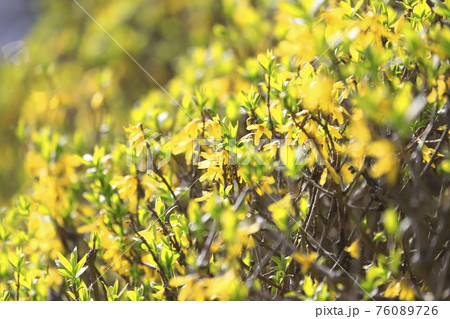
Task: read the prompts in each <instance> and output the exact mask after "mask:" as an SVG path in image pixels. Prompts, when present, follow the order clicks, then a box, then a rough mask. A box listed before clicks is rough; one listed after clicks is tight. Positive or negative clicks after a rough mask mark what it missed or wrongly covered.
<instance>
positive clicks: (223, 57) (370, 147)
mask: <svg viewBox="0 0 450 319" xmlns="http://www.w3.org/2000/svg"><path fill="white" fill-rule="evenodd" d="M127 3H129V4H127V5H124V4H123V2H120V1H112V2H110V4H109V6H108V9H109V10H111V12H109V11H108V10H106V11H105V12H106V13H105V14H104V16H102V15H100V13H99V11H96V10H95V9H97V8H100V7H101V5H98V6H97V5H92V8H91V7H89V10H94V11H93V12H95V13H97V14H99V15H100V16H99V17H98V19H99V21H100V23H102V24H104V25H105V28H106V29H109V30H114V32H112V33H111V34H112V36H113V37H115V38H117V40H118V42H119V43H123V47H125V48H128V47H130V51H129V52H130V55H132V56H133V55H136V56H139V57H141V58H143V59H144V61H146V60H145V56H146V53H145V52H148V51H149V50H151V52H164V53H165V52H171V51H170V50H169V51H167V50H166V49H165V48H167V46H165V45H166V44H167V43H166V42H165V39H167V38H170V35H168V34H169V33H170V32H181V31H174V30H178V29H177V28H172V26H171V25H170V23H169V22H168V21H172V22H174V23H175V21H176V23H177V25H183V24H185V23H187V25H188V26H190V30H191V29H192V30H193V31H190V32H189V33H188V35H189V39H188V43H186V41H187V40H186V39H184V37H185V35H184V34H180V33H177V36H178V38H177V39H179V40H180V41H181V42H180V43H181V44H180V45H184V46H185V47H187V45H190V47H189V49H188V50H186V53H181V51H183V50H180V49H179V50H175V52H176V53H177V55H179V57H178V58H177V60H176V61H177V62H176V65H175V66H173V65H170V66H169V65H166V67H165V68H164V70H166V72H168V73H167V74H169V75H170V76H167V78H169V77H170V80H168V81H167V83H166V84H165V85H164V89H163V90H161V88H160V87H155V88H153V89H150V90H149V91H148V92H146V93H145V95H143V96H141V97H138V95H140V94H142V92H143V90H144V88H143V86H144V82H145V80H142V78H145V74H141V70H140V69H139V68H135V66H134V65H132V63H130V62H129V57H128V56H127V55H126V54H125V53H123V52H121V51H120V50H116V48H114V45H115V43H114V42H113V41H112V40H111V39H109V38H108V37H107V36H105V35H103V33H102V31H101V30H100V29H98V28H97V26H96V25H95V23H93V22H92V21H91V20H89V18H87V17H85V16H84V14H83V12H79V13H77V14H76V15H75V16H76V23H78V24H76V26H78V27H80V26H82V27H83V28H85V29H88V31H87V33H86V34H83V35H82V36H81V37H80V38H79V43H77V42H76V41H74V40H73V39H70V40H69V39H66V38H67V37H70V35H74V36H75V37H76V34H77V31H76V29H75V27H72V29H69V28H68V27H67V28H66V27H65V28H63V29H61V30H60V31H55V35H54V37H52V41H50V43H52V44H53V45H55V46H56V47H55V50H54V51H52V52H51V54H47V55H45V58H37V59H36V61H32V63H38V70H40V72H41V74H39V75H33V74H34V73H33V72H34V70H35V69H36V66H33V67H31V66H30V68H29V69H27V70H25V71H22V72H23V74H21V75H20V76H18V77H19V79H20V81H24V77H26V76H27V75H28V74H32V76H36V77H37V78H39V79H40V81H42V82H46V81H48V82H49V83H53V82H56V84H43V83H41V82H38V83H30V85H28V86H27V87H25V88H21V90H24V91H25V92H26V94H25V97H23V101H21V103H22V105H21V109H20V110H19V111H16V112H19V114H18V115H17V116H18V117H19V118H20V121H19V128H18V130H17V131H18V132H17V134H18V136H19V138H20V139H21V141H22V143H23V146H24V149H25V150H26V151H25V161H24V169H25V172H26V174H27V176H28V178H27V180H28V182H27V184H26V186H25V187H23V190H22V191H20V192H19V194H17V195H16V196H15V198H14V200H13V205H12V207H10V208H8V209H5V210H4V211H3V212H2V213H1V214H2V220H3V221H2V224H1V225H0V240H1V241H2V248H1V252H0V253H1V259H0V280H1V281H0V288H1V290H2V291H4V293H3V299H8V298H12V299H14V298H15V299H27V300H44V299H67V300H89V299H95V300H106V299H107V300H274V299H276V300H277V299H280V300H285V299H294V300H299V299H301V300H304V299H314V300H354V299H358V300H366V299H376V300H379V299H402V300H425V299H426V300H428V299H438V300H440V299H449V298H450V290H449V289H448V288H449V282H450V279H449V276H448V267H449V263H448V258H449V252H448V249H447V246H448V241H449V240H450V238H449V234H448V231H447V229H448V227H449V226H450V225H449V223H450V217H449V216H448V212H449V211H450V210H449V203H450V201H449V200H448V199H449V187H448V186H449V174H450V162H449V160H448V151H449V149H448V146H449V137H448V132H449V126H448V125H449V124H448V123H449V120H450V108H449V107H448V95H449V94H448V92H449V91H448V87H449V85H450V80H449V78H448V66H449V56H448V52H449V49H448V48H449V43H450V30H449V28H448V18H449V12H450V11H449V8H448V7H447V4H446V3H442V2H435V3H433V4H432V5H431V4H429V3H428V2H425V1H408V0H405V1H403V2H395V3H393V2H380V1H329V2H324V1H282V2H273V1H256V2H250V1H239V2H238V1H231V0H224V1H222V2H221V3H220V6H219V4H217V5H211V8H210V10H211V11H208V10H209V9H203V10H204V11H202V12H204V13H205V14H206V13H208V14H209V12H212V13H211V14H210V15H208V17H212V18H211V19H212V20H211V21H210V22H205V21H199V24H198V25H197V23H196V21H193V22H192V20H191V19H195V18H198V16H197V15H196V14H195V13H193V11H195V10H196V9H197V8H198V6H199V4H198V3H197V1H192V2H183V1H182V2H179V1H177V2H176V3H182V4H180V7H177V6H175V2H173V3H172V5H169V6H167V7H164V9H163V10H161V11H158V14H159V15H157V16H156V17H154V16H152V17H153V19H150V18H149V19H148V20H147V19H146V14H149V12H150V11H151V6H150V5H147V4H145V3H144V2H143V1H130V2H127ZM156 3H158V4H160V3H162V2H156ZM275 3H276V5H275ZM102 5H105V4H102ZM123 6H125V7H126V8H124V7H123ZM149 6H150V7H149ZM49 8H50V9H54V10H58V9H62V10H64V11H63V12H66V11H67V10H68V7H67V5H66V4H64V5H63V4H58V5H54V7H53V5H52V6H50V7H49ZM176 8H179V9H176ZM75 9H77V10H79V8H78V7H75ZM75 9H74V8H70V10H71V12H72V11H73V10H75ZM141 9H142V10H143V12H138V11H139V10H141ZM183 12H188V14H187V17H186V16H183V14H182V13H183ZM189 13H190V14H189ZM66 14H67V13H66ZM93 15H94V16H95V14H93ZM150 20H151V21H152V22H148V21H150ZM121 21H122V22H126V23H123V24H121V25H119V22H121ZM153 21H159V22H160V23H161V25H157V26H156V25H153V24H151V23H153ZM208 21H209V19H208ZM55 23H57V24H58V23H59V24H61V23H63V22H61V21H59V20H58V19H56V20H55ZM66 23H67V22H65V21H64V25H66ZM135 23H136V24H137V25H138V27H136V28H131V26H134V24H135ZM209 24H213V28H212V29H213V32H212V34H209V33H207V32H205V30H207V29H208V25H209ZM154 26H156V29H155V30H156V31H155V32H161V35H160V36H159V37H158V36H157V37H156V39H157V40H156V43H155V44H154V45H152V44H151V42H150V43H149V44H147V43H146V42H145V41H140V40H141V39H144V38H145V37H146V35H147V33H149V32H150V31H152V30H153V29H152V28H153V27H154ZM47 28H48V25H47V24H46V23H44V22H42V23H41V24H40V25H38V26H37V27H36V29H35V31H34V32H33V35H34V36H33V37H31V38H30V39H31V40H30V41H31V43H33V44H32V47H33V46H36V49H35V50H36V52H41V51H40V50H42V49H41V48H38V46H40V45H41V43H39V42H38V39H39V38H40V35H41V34H44V33H45V32H46V31H48V29H47ZM135 29H138V30H139V31H136V30H135ZM183 32H185V31H183ZM64 39H66V40H65V41H66V42H64V41H63V40H64ZM33 41H35V42H33ZM61 41H62V42H61ZM92 41H94V43H92ZM183 41H184V42H183ZM109 42H111V43H109ZM106 43H108V44H106ZM183 43H185V44H183ZM174 47H176V45H174ZM102 48H103V49H102ZM105 48H106V49H105ZM96 50H97V51H96ZM93 52H94V53H93ZM95 52H97V53H95ZM103 52H104V53H103ZM100 53H101V54H100ZM170 58H171V59H172V58H173V56H171V57H170ZM41 59H48V63H49V64H45V63H43V62H41ZM160 59H164V54H162V56H159V58H158V61H160ZM136 61H139V60H136ZM170 61H171V60H166V62H170ZM50 66H52V67H53V68H54V71H51V72H50V71H49V70H50V69H49V68H50ZM5 68H6V67H5ZM77 68H79V69H78V70H77ZM130 69H133V71H132V76H129V75H128V74H127V72H128V70H130ZM167 70H168V71H167ZM172 70H173V74H172ZM58 71H59V72H58ZM75 71H76V72H75ZM10 72H19V71H10ZM72 72H75V73H74V74H73V75H71V76H70V77H69V74H71V73H72ZM149 72H150V73H152V74H153V72H152V70H150V71H149ZM75 76H76V78H75ZM134 77H137V78H139V77H140V78H141V80H140V81H139V80H136V79H135V78H134ZM163 78H164V76H163ZM80 81H83V82H80ZM133 81H137V82H136V83H138V87H135V86H134V83H135V82H133ZM53 85H56V87H54V86H53ZM15 99H19V98H18V97H15ZM136 100H138V102H137V103H136V104H135V105H134V107H133V108H128V106H129V105H130V102H131V101H132V102H134V101H136ZM124 103H125V104H128V105H125V104H124ZM74 111H76V112H77V116H75V117H74V115H73V112H74ZM124 119H125V120H124ZM123 122H127V124H126V125H124V126H125V127H124V130H123V131H122V132H119V130H118V128H120V126H121V125H120V124H121V123H123ZM129 123H131V124H129ZM69 255H70V257H69ZM65 256H67V257H65ZM55 260H57V262H56V263H55ZM8 261H9V262H8Z"/></svg>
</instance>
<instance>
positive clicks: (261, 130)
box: [247, 124, 272, 145]
mask: <svg viewBox="0 0 450 319" xmlns="http://www.w3.org/2000/svg"><path fill="white" fill-rule="evenodd" d="M247 130H249V131H254V132H253V133H255V145H258V144H259V140H260V138H261V136H263V134H264V135H266V136H267V137H268V138H272V132H271V131H269V130H268V129H267V127H265V126H264V125H262V124H252V125H248V126H247Z"/></svg>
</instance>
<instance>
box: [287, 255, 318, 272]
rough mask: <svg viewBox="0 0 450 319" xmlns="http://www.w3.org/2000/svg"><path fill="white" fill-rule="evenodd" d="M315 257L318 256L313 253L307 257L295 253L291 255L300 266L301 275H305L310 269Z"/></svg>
mask: <svg viewBox="0 0 450 319" xmlns="http://www.w3.org/2000/svg"><path fill="white" fill-rule="evenodd" d="M317 257H319V254H318V253H315V252H314V253H311V254H309V255H304V254H302V253H298V252H296V253H294V254H293V255H292V258H294V260H295V261H296V262H298V263H299V264H300V267H301V268H302V273H303V274H305V273H306V272H307V271H308V270H309V268H311V266H312V264H313V262H314V261H315V260H316V259H317Z"/></svg>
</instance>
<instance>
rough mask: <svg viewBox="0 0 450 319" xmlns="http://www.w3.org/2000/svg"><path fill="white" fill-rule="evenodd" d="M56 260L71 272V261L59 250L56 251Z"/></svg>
mask: <svg viewBox="0 0 450 319" xmlns="http://www.w3.org/2000/svg"><path fill="white" fill-rule="evenodd" d="M58 261H59V262H60V263H61V264H62V265H63V266H64V268H66V269H67V270H68V271H69V272H70V273H72V272H73V268H72V265H71V263H70V262H69V261H68V260H67V259H66V257H64V256H63V255H62V254H61V253H60V252H58Z"/></svg>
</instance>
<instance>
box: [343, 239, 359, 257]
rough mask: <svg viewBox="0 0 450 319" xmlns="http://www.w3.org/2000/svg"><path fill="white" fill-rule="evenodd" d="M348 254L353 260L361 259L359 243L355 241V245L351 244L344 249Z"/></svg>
mask: <svg viewBox="0 0 450 319" xmlns="http://www.w3.org/2000/svg"><path fill="white" fill-rule="evenodd" d="M344 250H345V251H346V252H348V253H349V254H350V256H351V257H352V258H355V259H358V258H359V253H360V252H359V242H358V241H357V240H355V241H354V242H353V243H351V245H350V246H348V247H345V249H344Z"/></svg>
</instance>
